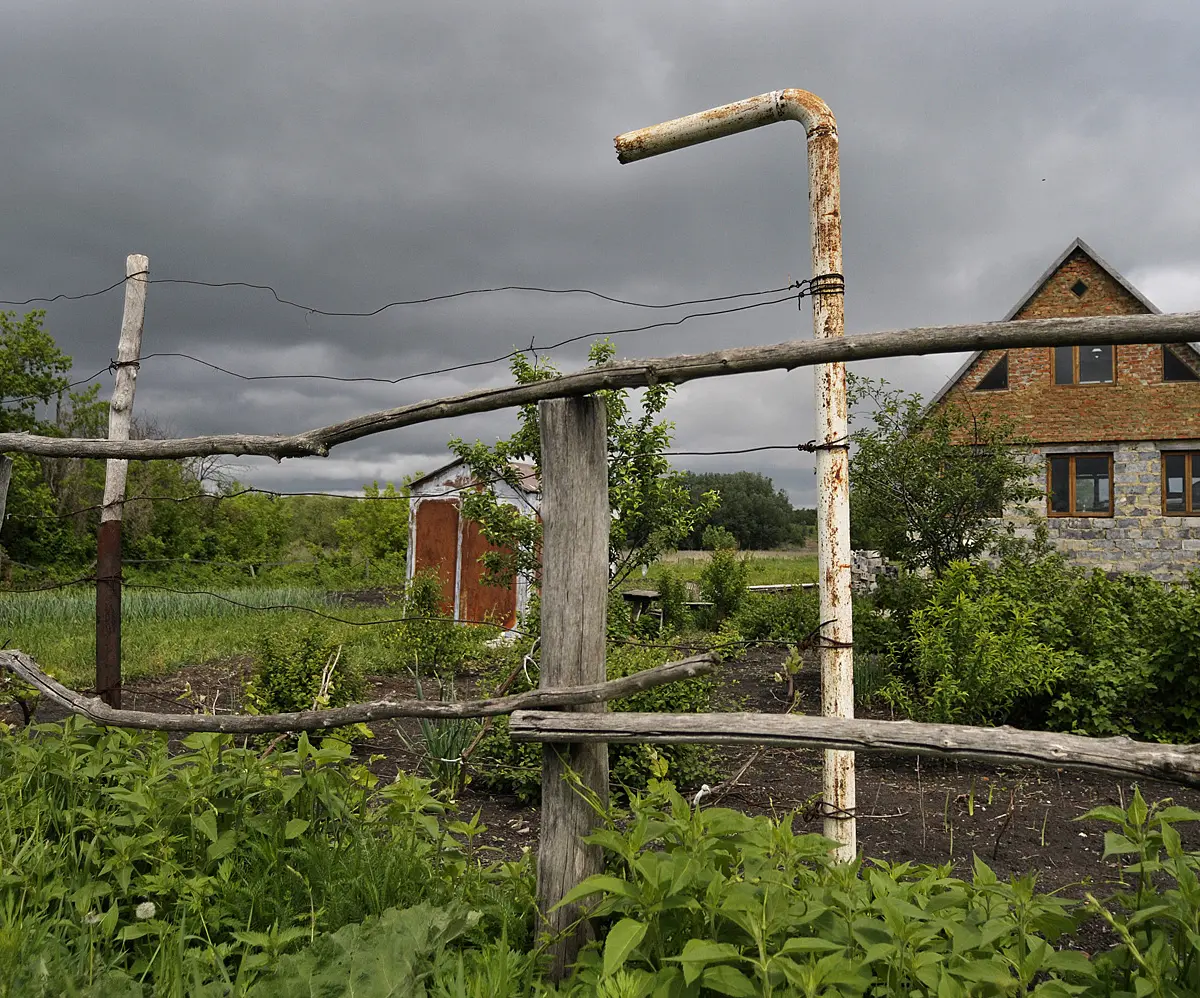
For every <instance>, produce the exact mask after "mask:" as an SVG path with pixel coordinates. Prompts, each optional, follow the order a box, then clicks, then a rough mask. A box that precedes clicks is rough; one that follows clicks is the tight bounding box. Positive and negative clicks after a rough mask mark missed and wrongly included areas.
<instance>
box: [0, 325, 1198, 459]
mask: <svg viewBox="0 0 1200 998" xmlns="http://www.w3.org/2000/svg"><path fill="white" fill-rule="evenodd" d="M1193 340H1200V312H1180V313H1177V314H1174V315H1114V316H1101V317H1086V318H1069V319H1035V320H1032V321H1023V322H983V323H975V324H971V325H963V326H923V327H919V328H916V329H903V330H898V331H892V332H882V333H868V334H865V335H862V336H847V337H844V338H840V339H829V340H792V341H789V342H786V343H777V344H774V345H773V346H757V347H738V348H734V349H729V350H716V351H713V352H712V353H703V354H683V355H680V356H675V357H660V358H656V359H650V360H620V361H613V362H612V363H609V364H603V365H601V366H599V367H592V368H587V369H585V370H582V371H576V372H574V373H571V374H563V375H559V376H557V377H553V378H549V379H547V380H545V381H538V382H534V383H532V384H525V385H514V386H511V387H508V388H482V389H478V390H476V391H472V392H466V393H464V394H462V395H454V396H450V397H447V398H440V399H430V400H427V401H424V402H414V403H412V404H411V405H402V406H399V407H397V408H395V409H384V410H382V411H380V412H372V413H368V414H366V415H363V416H356V417H354V418H353V419H348V420H345V421H344V422H340V423H332V424H330V425H329V426H321V427H317V428H315V429H311V430H307V431H306V432H304V433H297V434H293V435H290V436H287V435H282V436H265V435H260V434H249V433H225V434H214V435H212V436H203V437H183V438H180V439H176V440H129V441H119V440H83V439H79V438H63V437H43V436H37V435H35V434H30V433H0V453H4V452H6V451H7V452H13V453H22V454H40V455H42V456H45V457H64V456H65V457H106V458H130V459H133V460H143V461H144V460H153V459H159V458H181V457H203V456H208V455H212V454H234V455H241V454H259V455H263V456H266V457H273V458H276V459H279V458H285V457H312V456H317V457H324V456H326V455H327V454H328V453H329V451H330V448H332V447H336V446H337V445H338V444H343V443H347V442H348V441H351V440H358V439H361V438H362V437H366V436H370V435H371V434H373V433H382V432H383V431H385V430H395V429H399V428H400V427H402V426H412V425H414V424H416V423H427V422H431V421H433V420H437V419H448V418H450V417H452V416H465V415H470V414H472V413H477V412H494V411H496V410H498V409H507V408H510V407H512V406H518V405H529V404H532V403H534V402H538V401H540V400H542V399H551V398H570V397H572V396H576V395H587V394H589V393H590V392H595V391H602V390H606V389H617V388H644V387H646V386H648V385H654V384H659V383H662V382H670V383H672V384H683V383H684V382H685V381H695V380H697V379H699V378H718V377H723V376H725V375H729V374H749V373H753V372H757V371H774V370H779V369H781V368H782V369H786V370H789V371H790V370H792V369H794V368H797V367H812V366H814V365H817V364H830V363H837V362H839V361H857V360H871V359H873V358H878V357H902V356H917V355H924V354H938V353H958V352H960V351H964V350H986V349H1001V348H1005V347H1033V346H1054V345H1056V344H1063V343H1071V344H1076V345H1082V346H1089V345H1093V344H1110V343H1186V342H1189V341H1193Z"/></svg>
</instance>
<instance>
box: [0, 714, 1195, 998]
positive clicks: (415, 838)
mask: <svg viewBox="0 0 1200 998" xmlns="http://www.w3.org/2000/svg"><path fill="white" fill-rule="evenodd" d="M348 753H349V750H348V749H347V748H346V747H345V746H344V745H340V744H338V743H335V742H329V743H326V744H324V745H322V746H321V747H320V748H315V747H314V746H313V745H312V744H311V743H310V742H309V741H308V739H307V737H305V736H301V738H300V741H299V743H298V745H297V746H296V748H295V750H293V751H285V752H279V753H275V754H274V755H272V756H269V757H267V758H265V759H263V758H260V757H258V756H257V755H256V754H255V753H254V752H252V751H249V750H247V749H244V748H239V747H237V746H236V744H235V743H234V742H233V740H232V739H231V738H229V737H227V736H220V735H210V734H202V735H201V734H196V735H190V736H188V737H187V738H186V739H185V740H184V743H183V745H182V746H181V747H180V748H179V750H178V751H176V752H174V753H172V752H171V751H170V750H169V746H168V740H167V738H166V736H165V735H154V734H148V733H130V732H127V731H121V730H117V729H100V728H95V727H92V726H90V725H88V724H84V723H81V722H78V721H75V720H71V721H68V722H67V723H65V724H64V725H40V726H38V727H37V728H36V729H35V730H33V731H29V732H19V733H15V734H10V735H7V736H5V737H0V998H10V996H11V998H17V996H20V998H26V996H33V998H50V996H58V995H63V994H67V995H79V996H81V998H110V996H115V998H149V996H151V995H153V996H155V998H160V996H161V998H184V996H188V998H218V996H221V998H233V996H239V998H277V996H278V998H283V996H285V995H286V996H289V998H290V996H292V995H300V994H311V995H318V994H319V995H324V996H331V998H332V996H339V998H340V996H350V995H355V996H362V998H368V996H401V995H412V996H414V998H415V996H418V995H425V996H429V998H524V996H538V995H541V996H546V998H548V996H551V995H557V996H560V998H615V996H633V995H637V996H643V998H650V996H652V995H668V996H670V995H683V996H689V995H694V996H696V998H709V996H716V995H747V996H762V998H766V996H771V998H788V996H792V995H814V996H823V998H838V996H845V998H849V996H855V998H858V996H878V998H883V996H892V995H906V996H909V998H943V996H947V995H951V996H956V998H968V996H971V998H973V996H980V998H989V996H996V998H999V996H1018V995H1035V996H1040V998H1066V996H1071V995H1078V996H1080V998H1118V996H1126V995H1133V996H1138V995H1146V996H1151V995H1164V996H1179V998H1183V996H1190V995H1194V994H1196V993H1197V992H1198V991H1200V884H1198V881H1197V870H1198V869H1200V853H1196V852H1189V851H1186V850H1184V849H1183V848H1182V843H1181V839H1180V834H1179V832H1178V830H1177V829H1176V827H1175V826H1176V825H1178V824H1179V823H1181V822H1192V821H1197V820H1200V812H1195V811H1191V810H1189V809H1187V808H1182V807H1177V806H1174V805H1173V804H1172V803H1171V802H1170V801H1162V802H1157V803H1153V804H1147V803H1146V801H1145V800H1144V799H1143V797H1142V796H1141V794H1140V792H1135V793H1134V796H1133V799H1132V800H1131V801H1130V803H1129V806H1128V807H1127V808H1125V809H1121V808H1117V807H1112V806H1107V807H1100V808H1096V809H1095V810H1093V811H1092V812H1090V813H1089V814H1086V815H1084V816H1083V818H1082V819H1080V820H1085V821H1101V822H1105V823H1107V824H1108V825H1109V826H1110V828H1109V830H1107V831H1106V833H1105V856H1106V857H1127V859H1128V865H1126V866H1125V867H1124V870H1123V877H1124V883H1123V885H1122V886H1121V888H1120V889H1118V890H1117V891H1116V893H1115V894H1113V895H1112V896H1097V895H1095V894H1094V893H1089V894H1087V895H1086V900H1085V901H1083V902H1079V901H1073V900H1070V899H1067V898H1064V897H1060V896H1054V895H1047V894H1043V893H1039V892H1038V891H1037V889H1036V879H1035V875H1033V874H1029V875H1025V876H1020V877H1013V878H1012V879H1010V880H1009V881H1007V882H1003V881H1001V880H1000V879H999V878H998V877H997V876H996V875H995V874H994V873H993V872H992V871H991V870H990V869H989V868H988V866H987V865H986V864H985V863H984V862H983V861H982V860H980V859H979V858H976V859H975V860H974V864H973V872H972V876H971V878H970V879H969V880H962V879H958V878H955V877H952V876H950V870H949V868H948V867H947V866H941V867H932V866H917V865H914V864H911V863H904V862H899V863H890V862H882V861H862V860H860V861H856V862H854V863H850V864H836V863H834V862H833V861H832V860H831V858H830V853H829V848H830V846H831V845H832V844H833V843H831V842H829V841H828V840H826V839H824V838H822V837H821V836H818V835H812V834H798V833H797V832H796V831H795V830H794V828H793V821H794V815H792V814H784V815H781V816H775V817H766V816H760V817H751V816H748V815H745V814H742V813H740V812H738V811H733V810H729V809H726V808H722V807H704V806H702V805H695V804H689V802H688V801H687V800H686V799H684V798H683V797H682V796H681V795H680V794H679V793H677V792H676V790H675V789H674V787H673V786H672V785H671V784H669V783H666V782H664V781H662V780H661V779H660V778H652V779H650V780H649V781H648V783H647V791H646V792H645V793H644V794H643V793H634V794H632V795H631V796H630V798H629V810H628V812H622V811H619V810H615V809H614V810H612V811H611V812H610V813H609V814H608V815H607V816H605V817H604V819H603V821H602V827H601V828H600V829H599V830H598V831H597V832H595V833H594V834H593V835H592V836H590V837H589V841H590V842H591V843H592V844H594V845H597V846H599V847H601V848H602V849H603V850H604V852H605V856H606V870H605V872H604V873H603V874H601V875H599V876H594V877H590V878H588V879H587V880H586V881H584V882H583V883H582V884H580V885H579V886H578V887H577V888H576V889H575V890H574V891H572V892H571V893H570V894H569V895H568V897H567V899H566V900H565V902H564V903H581V904H582V905H583V907H584V909H585V911H586V912H587V914H588V915H589V916H590V917H591V918H592V920H593V923H594V924H595V925H597V927H598V929H599V933H598V938H597V939H596V941H595V942H594V943H592V944H590V945H589V946H588V947H587V948H585V950H584V952H583V953H582V954H581V958H580V961H579V964H578V965H577V967H576V969H575V972H574V973H573V974H572V975H571V976H570V977H569V978H568V979H567V980H566V981H564V982H562V983H561V984H560V985H558V986H552V985H550V984H548V983H547V982H546V981H545V980H544V979H543V977H542V970H543V965H542V961H541V949H540V946H535V939H534V935H535V931H534V926H535V922H534V908H535V906H534V899H533V890H534V876H533V864H532V862H531V861H530V859H529V857H528V855H527V856H526V858H524V859H522V860H521V861H519V862H516V863H501V864H494V865H485V864H484V863H481V862H480V860H479V856H480V854H481V852H482V851H483V849H482V847H481V846H480V845H479V842H480V840H481V838H482V837H483V836H484V834H485V833H486V828H485V827H484V826H483V825H482V824H481V823H480V821H479V816H478V815H476V816H475V817H473V818H471V819H470V820H462V819H458V820H450V819H449V818H448V816H446V815H445V813H444V807H443V805H442V804H441V803H440V802H439V801H438V800H437V798H435V797H434V796H433V795H432V794H431V793H430V791H429V786H428V784H427V783H426V782H425V781H422V780H418V779H414V778H412V777H408V776H406V775H405V774H403V773H401V774H400V775H399V776H398V777H397V779H396V780H395V781H394V782H392V783H389V784H386V785H384V784H380V783H379V782H377V780H376V778H375V777H373V776H372V775H371V774H370V773H369V771H368V770H367V769H366V768H365V767H363V766H361V765H358V764H356V763H354V762H352V761H351V760H350V758H349V755H348ZM649 763H650V767H651V768H652V769H653V771H654V772H656V773H658V774H659V775H660V776H661V774H662V772H663V766H662V760H661V759H654V758H653V757H650V759H649ZM1094 919H1099V920H1101V921H1102V922H1103V923H1104V924H1105V925H1106V926H1107V927H1108V928H1109V929H1110V930H1111V934H1110V938H1111V939H1112V943H1111V944H1110V945H1109V946H1108V948H1107V949H1104V948H1101V949H1099V950H1095V951H1093V952H1091V953H1085V952H1082V951H1081V950H1080V949H1079V948H1078V946H1079V943H1078V941H1077V940H1076V939H1075V937H1074V935H1073V933H1074V932H1075V931H1076V929H1077V928H1078V927H1079V926H1081V925H1082V924H1083V923H1084V922H1086V921H1088V920H1094ZM1089 937H1090V938H1092V939H1094V938H1095V933H1094V932H1092V933H1090V934H1089Z"/></svg>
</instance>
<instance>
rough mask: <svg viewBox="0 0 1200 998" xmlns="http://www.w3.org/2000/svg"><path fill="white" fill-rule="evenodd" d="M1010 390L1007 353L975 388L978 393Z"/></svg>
mask: <svg viewBox="0 0 1200 998" xmlns="http://www.w3.org/2000/svg"><path fill="white" fill-rule="evenodd" d="M1006 388H1008V354H1007V353H1005V354H1004V356H1003V357H1001V358H1000V359H999V360H998V361H996V363H995V364H993V365H992V369H991V370H990V371H988V373H987V374H985V375H984V376H983V377H982V378H980V379H979V384H977V385H976V386H975V391H977V392H1001V391H1004V390H1005V389H1006Z"/></svg>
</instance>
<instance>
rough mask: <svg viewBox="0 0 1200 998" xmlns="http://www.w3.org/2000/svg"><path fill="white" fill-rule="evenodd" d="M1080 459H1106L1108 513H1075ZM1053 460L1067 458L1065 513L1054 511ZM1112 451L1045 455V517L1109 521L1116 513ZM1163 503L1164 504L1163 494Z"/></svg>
mask: <svg viewBox="0 0 1200 998" xmlns="http://www.w3.org/2000/svg"><path fill="white" fill-rule="evenodd" d="M1080 457H1104V458H1108V512H1107V513H1077V512H1075V460H1076V458H1080ZM1055 458H1067V459H1068V463H1067V487H1068V497H1069V498H1068V505H1069V506H1070V509H1069V510H1068V511H1067V512H1066V513H1056V512H1055V511H1054V506H1053V503H1054V491H1053V484H1054V483H1053V480H1052V479H1051V477H1050V476H1051V468H1052V464H1051V462H1052V461H1053V460H1054V459H1055ZM1113 463H1114V462H1113V454H1112V451H1089V452H1085V453H1080V454H1047V455H1046V516H1047V517H1054V518H1055V519H1062V518H1063V517H1074V516H1087V517H1092V518H1097V517H1098V518H1100V519H1109V520H1111V519H1112V518H1113V517H1114V516H1115V515H1116V512H1117V488H1116V475H1115V469H1114V467H1113ZM1163 502H1164V503H1165V502H1166V496H1165V494H1164V497H1163Z"/></svg>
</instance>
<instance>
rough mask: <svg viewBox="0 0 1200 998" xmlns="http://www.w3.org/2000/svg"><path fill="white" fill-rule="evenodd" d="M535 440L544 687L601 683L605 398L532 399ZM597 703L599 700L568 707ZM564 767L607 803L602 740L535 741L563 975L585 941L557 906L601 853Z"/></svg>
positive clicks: (540, 883) (590, 818) (552, 923)
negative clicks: (539, 744)
mask: <svg viewBox="0 0 1200 998" xmlns="http://www.w3.org/2000/svg"><path fill="white" fill-rule="evenodd" d="M538 422H539V424H540V428H541V440H542V465H541V469H542V522H543V527H542V667H541V683H540V685H541V686H542V687H552V686H560V687H561V686H577V685H579V684H582V683H596V682H603V681H604V679H605V678H606V673H605V668H604V642H605V616H606V612H607V605H608V528H609V519H610V515H611V514H610V513H609V506H608V434H607V430H606V427H605V410H604V402H603V401H602V400H601V399H599V398H596V397H595V396H592V395H588V396H584V397H582V398H567V399H553V400H551V401H543V402H540V403H539V404H538ZM575 709H577V710H581V711H603V710H605V709H606V708H605V705H604V704H591V705H588V706H585V707H578V708H575ZM568 772H570V773H573V774H575V775H576V776H578V778H579V780H580V782H581V783H582V786H583V787H584V788H586V789H587V790H588V791H589V792H590V793H591V794H594V795H595V797H596V798H598V800H599V802H600V803H602V804H607V802H608V746H607V745H605V744H603V743H599V744H597V743H590V744H584V743H573V744H567V745H545V746H543V748H542V828H541V841H540V842H539V844H538V870H537V895H538V908H539V910H540V911H541V913H542V915H543V917H544V918H545V927H546V928H548V930H549V931H550V932H551V933H554V934H556V935H557V934H560V933H561V936H560V937H559V938H557V939H555V941H554V942H553V943H552V944H551V947H550V951H549V952H550V975H551V978H552V979H553V980H559V979H561V978H562V977H563V976H564V975H565V973H566V970H567V968H568V967H569V966H570V964H571V963H572V962H573V961H574V959H575V956H576V954H577V953H578V952H579V949H580V947H581V946H582V945H583V944H584V943H585V942H586V941H587V939H588V938H589V933H590V926H588V925H587V924H586V923H584V924H581V925H579V926H576V927H575V928H574V929H571V930H570V931H567V929H568V927H569V926H570V925H571V923H573V922H574V921H575V920H576V919H577V918H578V917H579V909H578V906H576V905H565V906H563V907H562V908H557V909H556V908H555V907H554V906H555V905H557V904H558V902H559V901H560V900H561V899H562V898H563V896H564V895H565V894H566V893H567V892H568V891H569V890H571V889H572V888H573V887H574V886H575V885H576V884H578V883H579V882H580V881H582V880H583V879H584V878H585V877H589V876H591V875H592V874H593V873H599V872H601V871H602V869H603V862H604V860H603V855H602V854H601V851H600V849H599V848H597V847H595V846H585V845H584V844H583V841H582V839H583V836H585V835H587V834H588V833H590V832H591V831H592V828H593V827H594V826H595V823H596V814H595V812H594V811H593V809H592V805H591V804H590V803H589V802H588V801H587V800H586V799H585V798H584V797H583V796H582V795H581V794H580V793H579V792H578V791H577V790H576V789H575V788H574V787H573V786H572V783H571V782H570V781H569V780H568V779H567V774H568Z"/></svg>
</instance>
